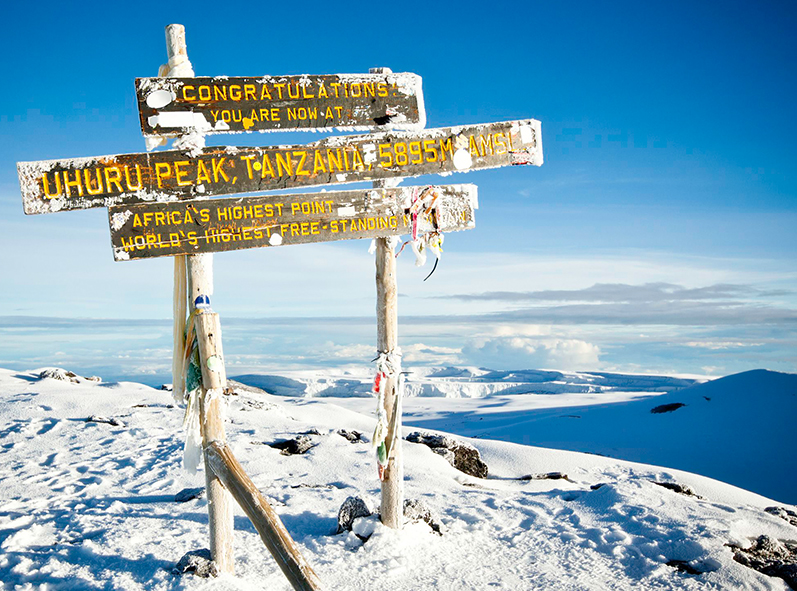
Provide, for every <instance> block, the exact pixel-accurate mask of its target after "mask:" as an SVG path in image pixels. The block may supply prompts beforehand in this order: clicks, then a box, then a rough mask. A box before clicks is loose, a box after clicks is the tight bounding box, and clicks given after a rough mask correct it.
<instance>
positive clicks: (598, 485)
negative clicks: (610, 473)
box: [589, 482, 607, 490]
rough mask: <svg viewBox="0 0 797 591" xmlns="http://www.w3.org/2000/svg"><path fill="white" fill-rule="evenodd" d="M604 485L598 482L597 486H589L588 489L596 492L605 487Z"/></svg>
mask: <svg viewBox="0 0 797 591" xmlns="http://www.w3.org/2000/svg"><path fill="white" fill-rule="evenodd" d="M606 484H607V483H605V482H599V483H598V484H593V485H591V486H590V487H589V488H590V490H598V489H599V488H600V487H602V486H606Z"/></svg>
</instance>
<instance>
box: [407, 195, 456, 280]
mask: <svg viewBox="0 0 797 591" xmlns="http://www.w3.org/2000/svg"><path fill="white" fill-rule="evenodd" d="M439 197H440V194H439V193H438V192H437V190H436V189H435V187H432V186H428V187H425V188H422V187H415V188H414V189H413V191H412V197H411V200H410V203H409V215H410V220H411V224H412V237H411V238H410V240H407V241H406V242H405V243H404V244H402V245H401V248H400V249H399V251H398V253H396V256H397V257H398V256H399V255H400V254H401V252H402V251H403V250H404V247H405V246H407V244H412V251H413V252H414V253H415V266H416V267H422V266H424V265H425V264H426V253H427V251H429V250H431V251H432V254H434V256H435V263H434V268H433V269H432V272H431V273H429V275H427V276H426V279H429V277H431V276H432V273H434V271H435V269H436V268H437V262H438V261H439V260H440V257H441V256H442V254H443V240H444V238H445V237H444V236H443V234H442V233H441V232H440V231H439V230H438V228H439V227H440V224H438V221H437V220H438V217H437V216H438V210H437V200H438V199H439ZM424 222H425V223H424ZM427 225H428V226H431V228H432V230H431V231H428V230H427V231H423V230H424V229H425V228H423V226H427ZM426 279H424V281H426Z"/></svg>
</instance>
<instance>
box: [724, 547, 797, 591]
mask: <svg viewBox="0 0 797 591" xmlns="http://www.w3.org/2000/svg"><path fill="white" fill-rule="evenodd" d="M730 547H731V549H733V551H734V553H733V559H734V560H735V561H736V562H738V563H739V564H742V565H744V566H746V567H748V568H752V569H754V570H757V571H758V572H760V573H763V574H765V575H767V576H769V577H778V578H781V579H783V580H784V581H786V584H787V585H789V587H791V588H792V589H795V590H797V542H792V541H789V540H776V539H775V538H770V537H769V536H759V537H758V538H757V539H756V540H755V541H754V542H753V544H752V545H751V546H750V547H749V548H740V547H739V546H733V545H730Z"/></svg>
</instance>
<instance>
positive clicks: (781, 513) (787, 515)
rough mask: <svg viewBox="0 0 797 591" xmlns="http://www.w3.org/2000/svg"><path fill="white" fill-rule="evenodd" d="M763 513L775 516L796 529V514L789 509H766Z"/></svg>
mask: <svg viewBox="0 0 797 591" xmlns="http://www.w3.org/2000/svg"><path fill="white" fill-rule="evenodd" d="M764 511H766V512H767V513H771V514H772V515H776V516H777V517H780V518H781V519H784V520H786V521H788V522H789V523H791V524H792V525H793V526H795V527H797V513H795V512H794V511H792V510H790V509H786V508H785V507H767V508H766V509H764Z"/></svg>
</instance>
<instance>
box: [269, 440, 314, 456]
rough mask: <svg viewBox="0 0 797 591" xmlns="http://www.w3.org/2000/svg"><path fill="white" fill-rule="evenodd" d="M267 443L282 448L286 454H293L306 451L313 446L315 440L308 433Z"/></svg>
mask: <svg viewBox="0 0 797 591" xmlns="http://www.w3.org/2000/svg"><path fill="white" fill-rule="evenodd" d="M267 445H268V446H270V447H273V448H275V449H279V450H281V453H282V455H284V456H292V455H298V454H303V453H305V452H306V451H307V450H309V449H310V448H312V447H313V442H312V441H311V440H310V438H309V437H308V436H307V435H297V436H296V437H294V438H293V439H280V440H279V441H274V442H272V443H268V444H267Z"/></svg>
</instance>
